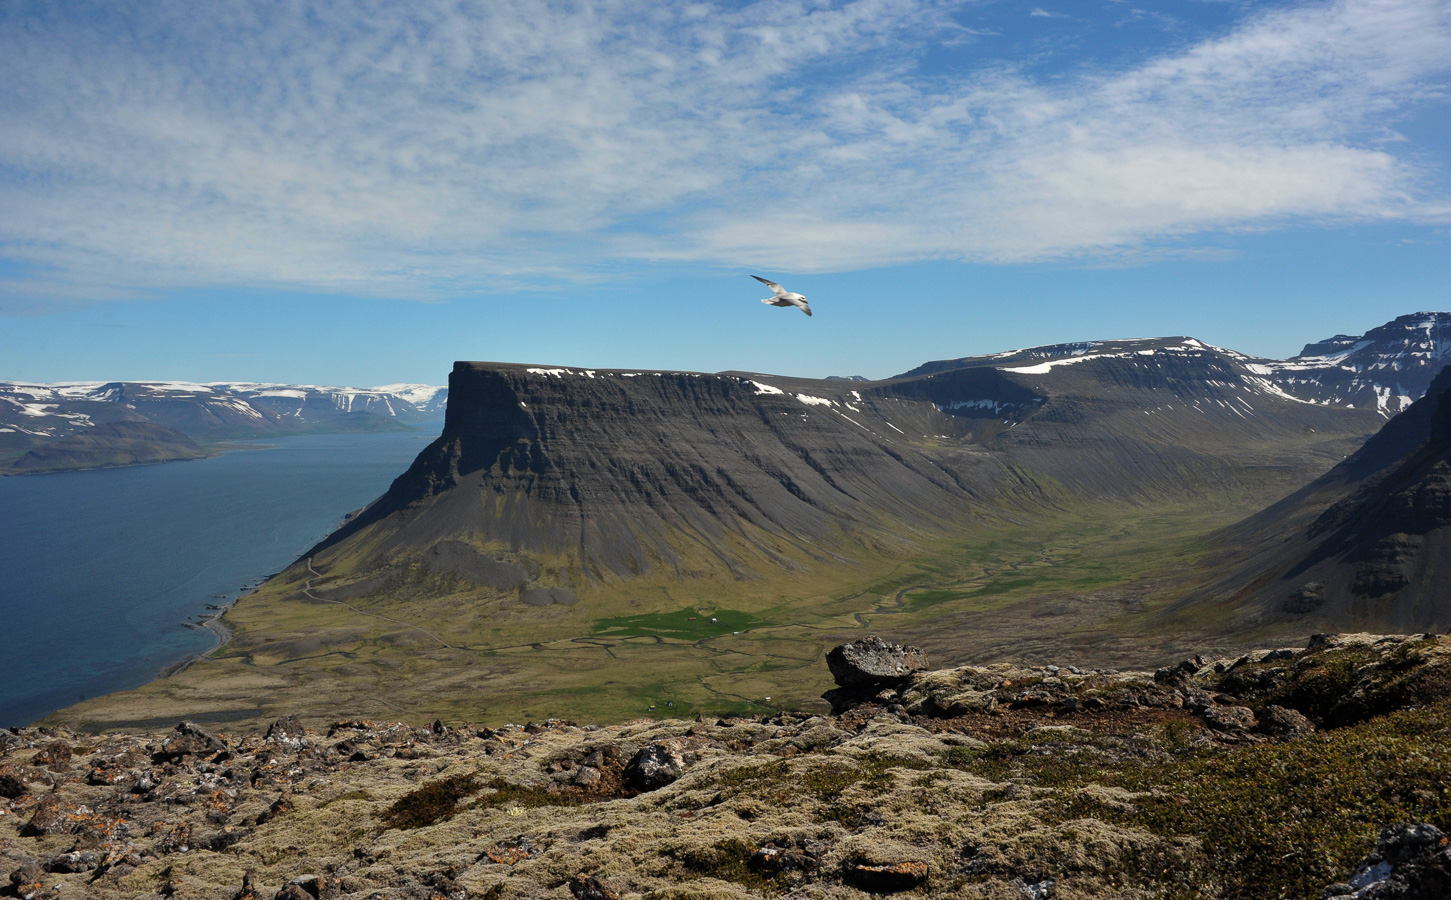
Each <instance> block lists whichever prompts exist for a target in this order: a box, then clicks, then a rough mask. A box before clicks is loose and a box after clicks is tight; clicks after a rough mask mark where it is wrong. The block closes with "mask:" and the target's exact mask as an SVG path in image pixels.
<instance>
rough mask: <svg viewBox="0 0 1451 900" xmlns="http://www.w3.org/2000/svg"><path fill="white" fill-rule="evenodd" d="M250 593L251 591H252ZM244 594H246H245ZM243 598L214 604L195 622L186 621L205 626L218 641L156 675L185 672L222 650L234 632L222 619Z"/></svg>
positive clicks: (197, 625)
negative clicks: (209, 611)
mask: <svg viewBox="0 0 1451 900" xmlns="http://www.w3.org/2000/svg"><path fill="white" fill-rule="evenodd" d="M248 593H250V591H249V592H248ZM242 596H246V595H245V594H244V595H242ZM241 599H242V597H238V598H237V599H236V600H233V601H231V602H230V603H226V604H220V603H218V604H213V605H214V606H215V607H216V608H215V609H214V610H213V611H212V612H211V613H209V614H207V615H205V616H202V617H201V618H200V619H198V620H197V621H196V622H195V623H192V622H187V623H185V624H187V625H191V626H192V627H195V628H204V629H206V630H207V631H210V632H211V633H212V636H213V637H214V638H215V639H216V643H214V644H212V646H211V647H209V648H207V649H206V650H204V651H202V652H200V653H193V654H192V655H191V656H188V657H187V658H186V659H182V660H178V661H177V662H174V663H172V664H171V665H169V666H166V667H164V668H162V669H161V671H159V672H157V673H156V677H157V678H170V677H171V676H173V675H177V674H180V673H181V672H185V671H186V670H187V669H189V668H191V664H192V663H195V662H200V661H201V660H203V659H206V658H207V657H208V656H211V655H212V654H213V653H215V652H217V651H218V650H220V649H221V648H222V647H225V646H226V645H227V644H228V643H229V642H230V641H231V640H232V637H233V633H232V629H230V628H228V627H227V626H226V623H224V622H223V621H222V616H225V615H226V614H227V613H228V612H229V611H231V609H232V607H233V606H236V605H237V601H238V600H241Z"/></svg>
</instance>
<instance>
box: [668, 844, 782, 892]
mask: <svg viewBox="0 0 1451 900" xmlns="http://www.w3.org/2000/svg"><path fill="white" fill-rule="evenodd" d="M755 852H756V848H755V847H752V846H751V845H750V844H748V843H746V842H745V841H743V840H741V839H740V838H728V839H726V840H723V841H719V842H717V843H715V844H712V845H710V846H708V847H690V848H686V849H683V850H681V851H678V852H677V854H676V859H678V860H679V861H680V862H681V864H682V865H684V866H685V868H686V869H687V870H689V872H690V874H692V875H695V876H697V877H702V878H719V879H720V880H721V881H731V882H734V883H736V884H739V885H741V886H743V887H746V888H749V889H751V890H753V891H757V892H760V893H764V894H777V893H779V892H780V890H779V888H778V887H777V885H776V884H775V881H774V880H773V879H771V878H769V877H767V876H766V875H764V874H763V873H761V872H757V871H755V870H754V869H752V868H751V856H752V855H753V854H754V853H755Z"/></svg>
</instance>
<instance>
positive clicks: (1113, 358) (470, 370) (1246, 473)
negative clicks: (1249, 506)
mask: <svg viewBox="0 0 1451 900" xmlns="http://www.w3.org/2000/svg"><path fill="white" fill-rule="evenodd" d="M1024 363H1025V361H1024V360H1020V359H1007V360H1003V361H1000V362H999V364H997V365H978V366H971V367H961V368H956V369H951V370H947V371H940V372H935V373H930V374H925V375H920V376H916V377H904V378H899V379H894V380H891V381H886V382H847V381H843V380H838V379H828V380H820V381H817V380H806V379H790V378H780V377H775V376H766V375H753V374H748V373H724V374H717V375H706V374H700V373H686V372H633V371H622V370H583V369H574V368H567V367H550V366H528V365H516V364H502V363H458V364H456V365H455V367H454V371H453V373H452V375H451V376H450V381H449V395H450V403H449V409H448V415H447V418H446V419H445V423H444V429H443V433H442V435H441V436H440V437H439V439H438V440H437V441H435V442H434V443H433V444H432V445H430V446H429V447H428V448H427V449H426V450H425V451H424V452H423V453H421V454H420V455H419V457H418V459H417V460H416V461H415V462H414V464H413V466H412V467H410V469H409V470H408V471H407V472H406V473H404V474H403V475H402V476H400V477H399V478H398V479H397V481H396V482H395V483H394V484H393V486H392V487H391V488H390V489H389V491H388V493H387V494H385V495H384V496H383V497H382V498H380V499H379V500H378V501H377V502H376V503H374V504H373V505H372V506H371V507H369V508H368V510H366V511H365V512H364V513H363V514H362V515H360V516H358V517H357V518H356V519H354V520H353V521H352V522H351V523H349V524H348V525H347V526H346V527H344V528H343V529H342V530H340V531H339V532H337V533H336V534H335V535H333V536H332V537H330V538H329V539H328V540H327V541H326V542H324V543H323V544H322V545H320V546H319V547H318V548H317V549H316V550H315V551H314V553H313V555H314V556H315V557H316V560H317V562H318V563H319V564H320V565H324V566H325V565H326V564H327V563H328V562H329V560H331V559H332V558H333V557H334V556H335V555H336V554H338V553H339V552H344V550H345V548H346V547H348V546H350V545H351V546H358V545H359V542H361V543H362V544H366V546H368V547H369V548H370V549H369V551H368V553H369V558H370V559H371V560H373V562H375V563H376V562H381V561H383V560H386V559H389V558H401V557H404V556H407V555H408V554H410V553H413V554H417V553H421V552H423V551H425V550H427V549H428V548H429V547H431V546H432V545H433V544H435V543H437V542H438V541H440V540H443V539H451V540H459V541H463V542H466V543H472V544H474V545H476V546H477V547H479V548H480V549H482V548H484V547H490V546H492V547H502V548H504V549H506V550H507V551H508V552H511V553H520V552H523V553H532V554H539V555H548V556H560V557H562V558H563V559H565V560H566V563H565V565H566V567H567V568H569V569H570V570H571V571H572V572H573V573H574V574H575V575H576V576H578V577H584V578H590V577H603V576H605V575H607V574H614V575H630V574H640V573H642V572H648V571H652V570H655V569H658V568H661V567H664V568H666V569H667V570H674V571H676V572H679V573H681V574H688V573H692V572H694V573H696V574H700V573H702V572H704V571H708V570H710V569H711V568H712V567H713V566H715V565H717V564H719V565H723V566H725V567H726V568H728V569H729V570H730V571H732V572H734V573H736V574H737V575H740V574H745V573H747V572H753V571H755V572H758V571H759V569H760V567H761V566H762V565H763V564H764V565H770V564H771V563H772V562H774V563H775V564H778V565H786V566H790V565H796V564H800V563H803V562H805V561H808V560H813V559H814V560H815V561H816V562H817V563H820V564H827V563H828V562H829V561H830V560H832V559H833V558H834V557H835V555H837V554H841V553H846V554H848V556H849V555H850V553H851V551H850V549H849V547H850V546H851V545H852V544H853V543H854V542H861V541H867V542H871V543H875V544H877V545H881V546H894V545H896V546H903V545H910V544H912V543H913V542H914V541H917V542H919V543H920V542H921V540H922V539H923V538H927V539H929V540H930V539H931V538H932V537H934V536H936V535H940V534H941V533H943V532H944V531H946V530H949V529H951V528H952V527H953V526H954V525H955V524H961V523H963V522H965V521H969V520H972V519H982V518H984V517H991V516H994V515H999V514H1002V513H1004V512H1007V511H1010V510H1012V509H1014V508H1016V507H1019V506H1021V505H1022V504H1024V503H1054V502H1060V501H1064V502H1066V501H1065V498H1061V497H1060V498H1058V499H1057V500H1055V499H1053V497H1052V495H1054V494H1055V493H1056V494H1061V493H1062V492H1064V491H1065V490H1066V491H1068V492H1070V493H1071V494H1072V495H1073V502H1077V501H1078V500H1082V499H1084V498H1097V499H1114V500H1133V499H1136V498H1137V499H1142V498H1150V497H1161V496H1163V495H1166V494H1171V495H1174V496H1178V497H1185V496H1190V495H1194V494H1197V493H1201V492H1204V491H1207V490H1215V489H1223V488H1224V487H1226V486H1227V485H1235V486H1240V487H1243V486H1246V485H1250V484H1254V483H1257V482H1259V481H1260V480H1261V479H1262V476H1263V472H1264V467H1266V466H1271V467H1274V466H1278V467H1289V468H1294V467H1297V466H1306V467H1307V471H1308V470H1310V469H1313V468H1314V466H1315V465H1316V463H1315V462H1314V461H1313V458H1314V456H1315V454H1317V453H1319V454H1328V453H1330V452H1332V451H1333V450H1334V449H1336V448H1338V447H1339V446H1340V445H1339V444H1337V443H1335V441H1336V440H1337V439H1341V438H1347V437H1355V436H1359V435H1362V434H1365V433H1367V432H1368V431H1370V430H1372V429H1373V428H1374V427H1375V424H1376V422H1377V421H1378V417H1376V416H1374V414H1372V413H1367V412H1363V411H1357V410H1350V409H1344V408H1336V407H1325V406H1320V405H1313V404H1307V403H1302V402H1299V401H1296V400H1294V399H1293V398H1290V397H1287V396H1286V395H1285V394H1284V393H1283V392H1282V391H1279V390H1278V389H1276V388H1275V387H1274V386H1273V385H1272V384H1270V383H1269V382H1267V381H1266V380H1265V379H1264V378H1263V377H1261V376H1259V375H1257V374H1255V373H1254V372H1253V371H1251V370H1250V369H1248V368H1247V367H1246V366H1245V365H1244V364H1243V363H1242V362H1241V361H1240V360H1238V359H1236V358H1235V357H1233V356H1232V355H1229V354H1226V353H1224V352H1222V351H1218V350H1215V349H1213V348H1210V347H1207V346H1205V345H1203V344H1201V343H1199V342H1197V341H1193V340H1189V339H1177V338H1176V339H1161V340H1153V341H1132V342H1115V343H1106V344H1101V345H1099V346H1098V347H1097V349H1096V350H1095V352H1093V353H1091V354H1084V355H1078V356H1071V357H1065V358H1058V359H1049V360H1047V361H1044V362H1032V361H1031V360H1029V361H1026V364H1024ZM1327 442H1328V443H1327ZM1291 448H1293V449H1291ZM364 535H366V536H364ZM808 564H809V563H808Z"/></svg>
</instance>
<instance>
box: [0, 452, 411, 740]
mask: <svg viewBox="0 0 1451 900" xmlns="http://www.w3.org/2000/svg"><path fill="white" fill-rule="evenodd" d="M433 437H434V434H433V433H432V432H428V433H425V432H402V433H388V434H327V435H306V436H300V437H286V438H276V439H270V440H269V441H268V442H267V443H266V444H259V445H257V446H256V447H255V448H251V449H246V450H237V451H231V452H227V453H224V454H222V455H221V456H219V457H216V458H214V459H203V460H195V461H191V462H174V463H161V464H158V465H150V466H137V467H134V468H127V469H101V470H95V471H89V472H64V473H58V474H52V475H25V476H20V477H13V478H0V660H3V661H4V662H3V665H0V727H3V726H9V725H23V724H28V723H29V722H32V721H34V720H36V719H38V718H41V717H43V716H45V715H48V714H49V713H51V712H54V711H55V710H57V709H60V708H62V707H65V706H69V705H71V704H72V703H75V702H77V701H79V700H82V699H87V698H90V697H94V696H97V695H99V694H105V693H109V692H111V691H117V690H123V689H126V688H133V687H136V686H137V685H140V684H142V683H144V682H146V681H150V680H151V679H152V678H155V677H156V675H157V673H158V672H159V671H160V670H161V669H163V668H165V667H166V666H168V665H171V664H173V663H176V662H179V661H181V660H184V659H186V658H187V657H189V656H192V655H194V654H197V653H204V652H206V651H207V650H209V649H211V648H212V647H213V646H215V644H216V638H215V637H214V636H213V635H212V633H211V632H209V631H206V630H202V629H190V628H187V627H185V626H184V625H183V624H182V623H183V622H187V621H191V622H195V621H196V620H198V619H200V618H201V617H202V616H204V615H206V614H207V613H208V609H207V605H208V604H223V603H228V602H230V601H232V600H235V599H236V598H237V596H238V595H239V594H240V593H241V592H242V591H243V589H244V587H247V586H252V585H255V584H256V583H257V582H258V581H260V580H261V579H263V578H264V577H266V576H267V575H270V574H273V573H275V572H277V571H280V570H281V569H283V568H285V567H286V566H287V565H288V564H290V563H292V562H293V561H294V560H295V559H297V558H298V557H299V556H300V555H301V554H302V553H303V552H305V551H306V550H307V549H308V548H309V547H311V546H312V545H313V544H314V543H316V542H317V541H319V540H321V539H322V538H323V537H325V536H326V535H327V534H328V533H329V532H331V531H332V530H333V529H335V528H336V527H337V526H338V523H339V521H340V520H341V518H342V517H343V516H344V515H346V514H347V513H349V512H351V511H353V510H356V509H358V508H360V507H362V506H365V505H367V504H368V503H369V502H370V501H372V500H373V499H374V498H376V497H377V496H378V495H380V494H382V493H383V491H385V490H387V488H388V485H389V484H390V483H391V482H392V480H393V479H394V478H395V477H397V476H398V475H400V474H401V473H402V472H403V471H404V470H405V469H406V468H408V465H409V463H411V462H412V461H413V458H414V457H415V456H417V455H418V453H419V451H420V450H422V449H423V447H424V446H426V444H427V442H428V441H430V440H432V439H433Z"/></svg>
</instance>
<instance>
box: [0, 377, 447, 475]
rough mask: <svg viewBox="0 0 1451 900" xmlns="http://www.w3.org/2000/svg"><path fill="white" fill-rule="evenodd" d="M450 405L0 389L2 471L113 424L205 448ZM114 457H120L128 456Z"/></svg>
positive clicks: (329, 397)
mask: <svg viewBox="0 0 1451 900" xmlns="http://www.w3.org/2000/svg"><path fill="white" fill-rule="evenodd" d="M447 400H448V391H447V389H445V388H442V387H435V386H432V385H422V384H390V385H384V386H382V387H377V388H346V387H316V386H313V385H290V384H260V383H245V382H236V383H226V382H215V383H211V384H193V383H190V382H175V381H147V382H125V381H111V382H67V383H58V384H28V383H23V382H0V463H3V462H5V461H7V458H8V459H18V458H19V457H20V456H21V455H23V454H24V453H26V452H27V451H29V450H32V449H35V448H40V447H43V446H45V445H47V444H49V443H51V442H54V441H57V440H60V439H62V438H67V437H71V436H73V435H80V434H85V433H87V432H88V431H90V430H91V429H93V428H94V427H95V426H98V425H105V424H109V423H114V422H140V423H151V424H153V425H157V426H160V427H164V428H167V429H172V430H175V431H179V432H181V433H183V434H184V435H186V436H188V437H189V438H191V439H194V440H199V441H204V442H205V441H218V440H227V439H234V438H251V437H265V436H268V435H278V434H293V433H304V432H329V431H387V430H393V429H398V428H406V427H411V426H420V425H425V424H428V423H431V422H437V421H438V420H439V419H441V418H442V417H443V410H444V407H445V406H446V405H447ZM105 435H106V432H104V431H103V432H100V433H98V434H95V435H93V436H92V439H91V441H90V442H89V443H90V444H91V445H97V444H98V443H99V442H104V441H105V440H106V437H105ZM113 449H114V451H115V453H116V454H118V455H119V454H122V453H123V452H124V450H123V448H120V447H116V448H113ZM54 458H56V459H59V458H60V457H54ZM173 458H186V457H184V456H177V457H173Z"/></svg>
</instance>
